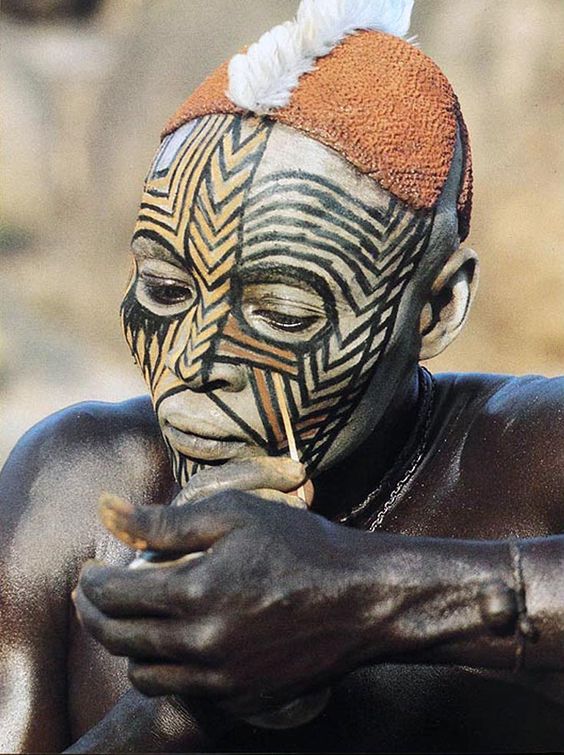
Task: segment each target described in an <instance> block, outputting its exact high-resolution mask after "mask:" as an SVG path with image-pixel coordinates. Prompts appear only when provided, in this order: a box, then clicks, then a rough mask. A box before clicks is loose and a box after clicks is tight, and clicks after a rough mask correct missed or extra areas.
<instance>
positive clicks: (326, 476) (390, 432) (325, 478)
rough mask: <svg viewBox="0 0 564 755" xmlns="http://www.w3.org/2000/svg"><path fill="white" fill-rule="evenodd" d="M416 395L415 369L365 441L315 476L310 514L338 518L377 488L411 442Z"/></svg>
mask: <svg viewBox="0 0 564 755" xmlns="http://www.w3.org/2000/svg"><path fill="white" fill-rule="evenodd" d="M419 392H420V385H419V372H418V369H417V367H414V369H413V372H412V373H411V375H410V377H409V378H408V379H407V380H405V381H404V382H403V383H402V385H401V386H400V388H399V389H398V390H397V391H396V393H395V395H394V397H393V399H392V402H391V403H390V405H389V407H388V409H387V411H386V413H385V414H384V416H383V417H382V418H381V420H380V421H379V422H378V424H377V425H376V427H375V428H374V430H373V431H372V433H371V434H370V435H369V436H368V438H367V439H366V440H365V441H363V442H362V443H361V444H360V445H359V446H358V447H357V448H356V449H355V450H354V451H353V452H352V453H351V454H350V455H349V456H347V458H346V459H344V460H343V461H341V462H339V463H338V464H336V465H335V466H334V467H331V468H330V469H328V470H326V471H325V472H323V473H321V474H320V475H319V476H318V477H316V479H315V502H314V504H313V507H312V510H313V511H315V512H316V513H318V514H322V515H323V516H325V517H327V518H328V519H334V520H335V519H339V518H340V517H342V516H343V515H345V514H347V513H349V512H350V511H351V510H352V509H353V508H354V507H355V506H357V505H358V504H359V503H360V502H361V501H363V500H364V499H365V498H366V497H367V496H368V495H369V494H370V493H371V492H372V491H373V490H374V489H375V488H377V487H378V485H379V483H380V482H381V481H382V479H383V478H384V476H385V475H386V474H387V473H388V472H389V471H390V470H391V469H392V468H393V466H394V464H395V463H396V462H397V460H398V458H399V456H400V454H401V453H402V451H404V449H406V447H407V446H409V444H410V442H411V441H412V436H413V433H414V429H415V426H416V424H417V417H418V409H419V399H420V396H419Z"/></svg>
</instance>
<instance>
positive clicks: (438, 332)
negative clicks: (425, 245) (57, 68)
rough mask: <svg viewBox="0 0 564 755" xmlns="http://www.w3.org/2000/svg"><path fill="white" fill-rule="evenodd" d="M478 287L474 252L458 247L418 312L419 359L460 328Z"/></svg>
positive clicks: (438, 349) (444, 344)
mask: <svg viewBox="0 0 564 755" xmlns="http://www.w3.org/2000/svg"><path fill="white" fill-rule="evenodd" d="M477 287H478V255H477V254H476V252H475V251H474V250H473V249H469V248H459V249H457V250H456V251H455V252H454V254H452V255H451V256H450V257H449V259H448V260H447V262H446V263H445V265H444V266H443V268H442V270H441V272H440V273H439V275H438V276H437V278H436V279H435V281H434V283H433V285H432V287H431V292H430V295H429V298H428V300H427V302H426V303H425V305H424V306H423V309H422V310H421V315H420V325H419V332H420V335H421V349H420V352H419V359H431V358H432V357H434V356H437V354H440V353H441V351H444V349H446V347H447V346H448V345H449V344H450V343H451V342H452V341H453V340H454V339H455V338H456V336H457V335H458V334H459V333H460V331H461V330H462V327H463V326H464V323H465V322H466V318H467V316H468V312H469V310H470V305H471V304H472V301H473V300H474V296H475V294H476V290H477Z"/></svg>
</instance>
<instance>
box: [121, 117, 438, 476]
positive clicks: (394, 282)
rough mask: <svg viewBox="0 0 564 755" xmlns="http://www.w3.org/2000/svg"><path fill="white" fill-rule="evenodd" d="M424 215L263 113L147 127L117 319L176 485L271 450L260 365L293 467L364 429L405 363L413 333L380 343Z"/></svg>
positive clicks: (280, 445)
mask: <svg viewBox="0 0 564 755" xmlns="http://www.w3.org/2000/svg"><path fill="white" fill-rule="evenodd" d="M181 132H182V133H181ZM432 220H433V215H432V213H429V212H428V211H421V212H416V211H413V210H410V209H408V208H406V207H405V205H404V204H402V203H401V202H400V201H399V200H397V199H395V198H394V197H392V196H391V195H389V194H388V193H387V192H384V191H383V190H381V189H380V188H379V187H378V186H377V185H376V184H375V182H374V181H373V180H372V179H370V178H368V177H363V176H360V175H359V174H358V173H357V172H356V171H355V170H353V169H352V168H351V167H350V165H349V164H348V163H347V162H346V161H345V160H343V159H342V158H340V157H339V156H338V155H337V154H336V153H334V152H332V151H331V150H329V149H327V148H325V147H323V146H322V145H320V144H318V143H317V142H314V141H312V140H310V139H308V138H307V137H305V136H303V135H301V134H298V133H297V132H294V131H292V130H291V129H288V128H286V127H284V126H280V125H274V126H273V125H272V124H271V123H269V122H268V121H265V120H261V119H256V118H247V119H239V118H237V117H233V116H208V117H205V118H201V119H199V120H198V121H195V122H192V123H190V124H187V125H186V126H184V127H183V128H182V129H179V131H178V132H175V133H174V134H173V135H172V136H170V137H168V140H165V142H164V143H163V146H162V147H161V151H160V152H159V154H158V155H157V158H156V159H155V161H154V163H153V166H152V168H151V171H150V173H149V177H148V179H147V182H146V185H145V193H144V196H143V201H142V206H141V211H140V215H139V220H138V223H137V227H136V230H135V235H134V242H133V250H134V254H135V258H136V273H135V275H134V277H133V279H132V282H131V285H130V287H129V289H128V291H127V293H126V296H125V299H124V304H123V318H124V328H125V333H126V337H127V340H128V343H129V344H130V347H131V348H132V351H133V352H134V354H135V355H136V358H137V360H138V361H139V363H140V364H141V366H142V368H143V372H144V375H145V378H146V380H147V382H148V384H149V388H150V390H151V394H152V396H153V400H154V403H155V408H156V411H157V415H158V418H159V421H160V424H161V428H162V430H163V434H164V436H165V439H166V440H167V443H168V444H169V446H170V448H171V451H172V457H173V461H174V465H175V473H176V475H177V477H178V479H179V480H180V482H181V483H184V482H185V481H186V480H187V478H188V477H189V476H190V474H192V473H193V472H194V471H195V470H196V469H197V468H198V466H199V465H201V464H213V463H218V462H221V461H224V460H226V459H229V458H241V457H245V456H253V455H264V454H280V453H286V452H287V444H286V438H285V433H284V430H283V425H282V421H281V412H280V406H279V405H278V402H277V400H276V394H275V391H274V386H273V374H274V373H278V374H279V375H281V376H282V379H283V382H284V388H285V396H286V401H287V404H288V406H289V409H290V416H291V421H292V426H293V428H294V431H295V435H296V440H297V445H298V450H299V453H300V457H301V458H302V460H303V461H304V462H305V463H306V464H307V465H308V467H309V471H310V473H314V472H315V471H318V470H321V469H323V468H325V467H327V466H328V465H330V464H332V463H333V462H334V461H335V460H336V459H338V458H341V457H342V456H346V454H347V452H348V451H349V450H350V449H351V448H352V447H354V446H356V445H357V444H358V443H359V442H360V441H361V440H362V439H363V438H365V437H366V436H367V435H368V434H369V433H370V432H371V430H372V429H373V428H374V427H375V425H376V423H377V422H378V420H379V418H380V417H381V416H382V415H383V413H384V412H385V409H386V406H387V404H388V403H389V401H390V400H391V396H392V395H393V394H394V393H395V390H396V388H397V384H398V381H399V380H401V379H402V376H403V377H405V373H406V369H407V364H408V362H409V366H410V367H412V366H413V351H412V349H411V346H412V341H413V337H412V335H413V334H410V336H409V338H408V339H407V342H409V345H410V349H411V350H410V351H409V356H410V360H408V359H407V358H406V353H405V350H404V353H402V354H401V358H400V359H398V356H397V355H398V351H397V349H395V350H393V353H390V354H388V355H387V353H388V352H389V351H390V350H389V348H388V346H389V344H390V339H391V338H392V335H393V333H394V332H395V331H397V329H398V327H401V323H398V313H399V310H400V305H401V303H402V300H403V298H404V295H405V292H406V289H407V288H408V286H409V284H410V281H411V280H412V279H413V277H414V272H415V270H416V268H417V266H418V264H419V262H420V260H421V258H422V256H423V254H424V252H425V249H426V248H427V246H428V244H429V240H430V238H431V231H432V225H433V223H432ZM408 319H409V318H408ZM412 320H413V318H411V321H410V328H411V330H413V327H412V326H413V323H412ZM406 322H407V319H406ZM400 351H401V350H400ZM386 365H388V367H387V369H386ZM402 370H403V373H402ZM369 385H370V386H371V388H370V404H369V407H368V406H367V404H366V401H363V396H365V395H366V392H367V389H368V386H369ZM374 386H376V388H374ZM378 386H379V389H378ZM367 409H369V410H367Z"/></svg>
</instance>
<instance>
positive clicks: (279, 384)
mask: <svg viewBox="0 0 564 755" xmlns="http://www.w3.org/2000/svg"><path fill="white" fill-rule="evenodd" d="M272 380H273V382H274V392H275V393H276V401H277V402H278V406H279V407H280V413H281V415H282V422H283V424H284V432H285V433H286V439H287V441H288V452H289V454H290V459H292V461H300V457H299V456H298V448H297V446H296V438H295V436H294V431H293V429H292V422H291V421H290V412H289V411H288V404H287V403H286V394H285V392H284V381H283V380H282V375H281V374H280V373H279V372H273V373H272ZM296 495H297V496H298V498H300V499H301V500H302V501H303V502H304V503H306V502H307V497H306V493H305V490H304V486H303V485H300V487H299V488H298V489H297V491H296Z"/></svg>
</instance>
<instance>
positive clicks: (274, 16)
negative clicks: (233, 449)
mask: <svg viewBox="0 0 564 755" xmlns="http://www.w3.org/2000/svg"><path fill="white" fill-rule="evenodd" d="M296 5H297V0H3V2H2V6H1V11H0V14H1V15H0V21H1V28H0V34H1V49H2V52H1V59H0V63H1V75H2V86H1V88H0V112H1V113H2V119H1V125H0V129H1V132H0V139H1V147H0V150H1V151H0V171H1V179H2V197H1V208H0V212H1V215H0V221H1V226H0V264H1V274H0V402H1V406H0V412H1V414H0V422H1V425H0V426H1V431H0V461H1V460H2V458H4V457H5V455H6V453H7V451H8V449H9V448H10V447H11V446H12V445H13V443H14V442H15V441H16V439H17V437H18V436H19V435H20V434H21V433H22V432H23V431H24V430H25V429H27V428H28V427H29V426H30V425H32V424H33V423H34V422H36V421H37V420H38V419H40V418H41V417H43V416H45V415H46V414H48V413H50V412H52V411H55V410H56V409H58V408H60V407H62V406H66V405H68V404H71V403H73V402H76V401H80V400H83V399H87V398H90V399H97V400H121V399H123V398H126V397H128V396H131V395H135V394H137V393H140V392H142V391H143V390H144V386H143V384H142V383H141V380H140V378H138V376H137V371H136V368H135V367H134V366H133V364H132V362H131V360H130V358H129V356H128V352H127V349H126V347H125V345H124V344H123V343H122V338H121V334H120V329H119V321H118V316H117V312H118V307H119V301H120V295H121V292H122V289H123V286H124V283H125V280H126V277H127V270H128V252H127V247H128V241H129V235H130V233H131V230H132V227H133V224H134V220H135V214H136V209H137V202H138V199H139V196H140V190H141V185H142V180H143V177H144V174H145V171H146V169H147V167H148V165H149V162H150V159H151V156H152V153H153V152H154V150H155V148H156V146H157V144H158V135H159V131H160V128H161V126H162V125H163V123H164V121H165V120H166V119H167V117H168V116H169V115H170V114H171V113H172V112H173V111H174V110H175V109H176V107H177V105H178V104H179V103H180V102H181V101H182V100H183V99H184V97H185V96H186V95H187V94H188V93H189V92H190V91H191V90H192V89H193V88H194V86H195V85H196V84H198V83H199V82H200V81H201V80H202V78H203V77H204V76H205V75H206V74H207V73H208V72H210V71H211V70H212V69H213V68H214V67H215V66H216V65H217V64H219V63H220V62H221V61H222V60H224V59H225V58H226V57H227V56H229V55H230V54H232V53H233V52H234V51H236V50H237V49H238V48H239V47H241V46H242V45H243V44H245V43H246V42H248V41H252V40H254V39H255V38H256V37H257V36H258V35H259V34H260V32H261V31H263V30H265V29H267V28H268V27H269V26H271V25H273V24H274V23H278V22H280V21H282V20H285V19H287V18H289V17H290V16H291V15H292V14H293V12H294V10H295V7H296ZM563 28H564V2H562V0H470V1H469V0H419V2H418V5H417V8H416V12H415V17H414V21H413V25H412V31H413V32H414V33H417V35H418V37H419V42H420V45H421V47H422V49H423V50H424V51H425V52H427V53H428V54H430V55H431V57H433V58H434V59H435V60H436V61H437V63H438V64H439V65H440V66H441V67H442V68H443V70H444V71H445V72H446V73H447V75H448V76H449V78H450V80H451V81H452V83H453V85H454V87H455V90H456V91H457V93H458V95H459V97H460V100H461V102H462V106H463V111H464V113H465V117H466V120H467V123H468V126H469V129H470V133H471V136H472V143H473V151H474V161H475V176H476V193H475V210H474V217H473V230H472V234H471V237H470V243H471V244H472V245H473V246H474V248H476V249H477V250H478V251H479V252H480V253H481V259H482V278H481V287H480V292H479V295H478V299H477V302H476V305H475V308H474V311H473V314H472V316H471V319H470V324H469V327H467V329H466V331H465V332H464V333H463V334H462V336H461V337H460V339H459V340H458V342H457V343H456V344H454V345H453V346H452V347H451V348H450V349H449V350H448V351H447V352H446V353H445V354H444V355H442V356H440V357H438V358H437V359H435V360H434V361H433V362H432V363H431V365H430V366H431V368H432V369H434V370H481V371H494V372H514V373H529V372H535V373H544V374H548V375H554V374H559V373H561V372H563V371H564V253H563V252H564V249H563V241H562V240H563V238H564V213H563V212H562V208H563V206H564V95H563V93H564V46H563V45H562V29H563Z"/></svg>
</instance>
